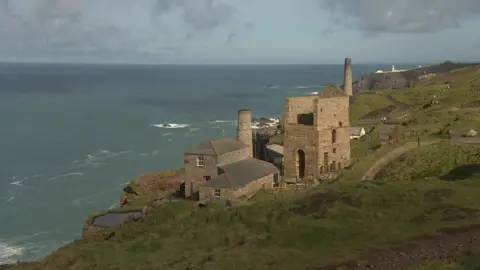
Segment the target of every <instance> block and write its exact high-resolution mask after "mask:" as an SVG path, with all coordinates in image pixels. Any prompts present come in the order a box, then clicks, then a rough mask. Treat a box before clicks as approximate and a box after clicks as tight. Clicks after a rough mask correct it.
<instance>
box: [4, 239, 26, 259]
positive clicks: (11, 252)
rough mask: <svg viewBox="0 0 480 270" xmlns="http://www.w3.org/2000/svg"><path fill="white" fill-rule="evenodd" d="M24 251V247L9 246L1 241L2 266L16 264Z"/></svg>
mask: <svg viewBox="0 0 480 270" xmlns="http://www.w3.org/2000/svg"><path fill="white" fill-rule="evenodd" d="M24 251H25V248H24V247H21V246H12V245H8V244H7V243H4V242H2V241H1V239H0V265H1V264H7V263H14V262H16V261H17V260H18V258H20V256H22V254H23V253H24Z"/></svg>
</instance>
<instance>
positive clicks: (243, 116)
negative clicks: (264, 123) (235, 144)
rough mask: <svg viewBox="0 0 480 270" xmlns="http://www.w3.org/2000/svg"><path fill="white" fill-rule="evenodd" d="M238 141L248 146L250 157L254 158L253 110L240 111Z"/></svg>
mask: <svg viewBox="0 0 480 270" xmlns="http://www.w3.org/2000/svg"><path fill="white" fill-rule="evenodd" d="M237 140H239V141H241V142H242V143H244V144H245V145H248V147H249V156H250V157H253V142H252V111H251V110H248V109H243V110H239V111H238V124H237Z"/></svg>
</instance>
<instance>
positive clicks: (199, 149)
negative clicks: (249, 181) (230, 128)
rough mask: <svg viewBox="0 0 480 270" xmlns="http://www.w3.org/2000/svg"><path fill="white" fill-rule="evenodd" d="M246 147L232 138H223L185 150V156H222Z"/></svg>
mask: <svg viewBox="0 0 480 270" xmlns="http://www.w3.org/2000/svg"><path fill="white" fill-rule="evenodd" d="M246 147H248V146H247V145H245V144H244V143H242V142H240V141H239V140H237V139H235V138H232V137H223V138H219V139H216V140H211V141H206V142H202V143H201V144H199V145H197V146H195V147H192V148H190V149H187V150H185V154H196V155H223V154H226V153H229V152H233V151H237V150H240V149H243V148H246Z"/></svg>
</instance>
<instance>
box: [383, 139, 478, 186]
mask: <svg viewBox="0 0 480 270" xmlns="http://www.w3.org/2000/svg"><path fill="white" fill-rule="evenodd" d="M426 178H432V179H439V180H442V181H456V180H464V179H479V180H480V148H477V147H472V146H468V145H458V144H449V143H448V142H445V143H440V144H435V145H430V146H425V147H419V148H418V149H415V150H413V151H411V152H409V153H407V154H405V155H403V156H401V157H400V158H398V159H397V160H395V161H394V162H392V163H390V164H388V165H387V166H386V167H385V168H384V169H383V170H382V171H381V172H380V173H379V174H378V175H377V179H384V180H388V181H398V180H415V181H419V180H422V179H426Z"/></svg>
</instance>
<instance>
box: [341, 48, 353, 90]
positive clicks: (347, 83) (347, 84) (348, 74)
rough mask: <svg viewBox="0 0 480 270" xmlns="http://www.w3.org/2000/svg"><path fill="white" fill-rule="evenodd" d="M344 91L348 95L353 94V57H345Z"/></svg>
mask: <svg viewBox="0 0 480 270" xmlns="http://www.w3.org/2000/svg"><path fill="white" fill-rule="evenodd" d="M343 76H344V77H343V91H345V93H347V95H349V96H351V95H353V90H352V88H353V86H352V58H349V57H347V58H345V67H344V73H343Z"/></svg>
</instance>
